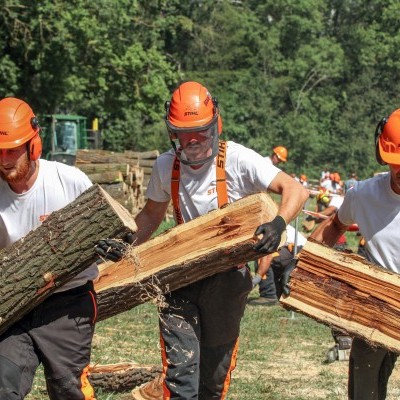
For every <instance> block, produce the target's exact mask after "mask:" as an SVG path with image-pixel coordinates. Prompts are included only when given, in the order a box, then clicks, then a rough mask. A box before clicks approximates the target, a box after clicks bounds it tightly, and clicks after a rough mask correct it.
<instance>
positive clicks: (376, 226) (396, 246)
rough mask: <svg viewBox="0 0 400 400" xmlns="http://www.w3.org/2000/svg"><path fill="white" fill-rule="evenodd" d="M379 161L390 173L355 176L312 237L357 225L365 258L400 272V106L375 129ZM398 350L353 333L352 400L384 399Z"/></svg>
mask: <svg viewBox="0 0 400 400" xmlns="http://www.w3.org/2000/svg"><path fill="white" fill-rule="evenodd" d="M375 152H376V158H377V161H378V162H379V164H381V165H385V164H387V165H388V167H389V173H387V174H383V175H377V176H375V177H373V178H370V179H367V180H365V181H357V182H356V183H355V184H354V186H353V187H352V188H351V189H350V190H349V191H347V192H346V195H345V198H344V201H343V204H342V205H341V207H340V208H339V209H338V211H337V212H336V214H335V215H334V216H332V217H331V218H330V219H328V220H326V221H324V222H322V223H321V224H320V226H319V227H318V228H317V229H316V230H315V231H314V232H313V233H312V235H311V237H312V238H313V239H315V240H318V241H320V242H322V243H324V244H327V245H329V246H333V245H334V244H335V242H336V240H337V238H338V237H339V236H340V235H341V234H343V233H344V232H345V231H346V229H347V227H348V226H349V225H352V224H353V223H356V224H358V227H359V231H360V233H361V234H362V236H363V237H364V239H365V253H366V258H367V259H368V260H369V261H371V262H373V263H375V264H378V265H380V266H381V267H383V268H385V269H388V270H390V271H393V272H395V273H397V274H398V273H400V262H399V256H398V255H399V253H400V241H399V239H398V236H399V224H400V109H397V110H395V111H394V112H393V113H392V114H391V115H390V116H389V117H387V118H383V119H382V120H381V121H380V122H379V124H378V126H377V128H376V131H375ZM396 359H397V354H395V353H392V352H391V351H388V350H387V349H386V348H383V347H372V346H371V345H370V344H369V343H368V342H366V341H365V340H363V339H359V338H354V339H353V344H352V347H351V352H350V362H349V382H348V395H349V399H351V400H377V399H379V400H383V399H385V398H386V392H387V384H388V380H389V377H390V375H391V373H392V370H393V368H394V365H395V362H396Z"/></svg>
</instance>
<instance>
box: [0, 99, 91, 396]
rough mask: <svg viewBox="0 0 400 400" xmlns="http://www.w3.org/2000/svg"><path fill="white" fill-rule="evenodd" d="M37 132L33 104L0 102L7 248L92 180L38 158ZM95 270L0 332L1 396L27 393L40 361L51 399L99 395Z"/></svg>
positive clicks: (0, 222) (0, 187)
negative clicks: (94, 366) (93, 378)
mask: <svg viewBox="0 0 400 400" xmlns="http://www.w3.org/2000/svg"><path fill="white" fill-rule="evenodd" d="M39 133H40V127H39V123H38V120H37V118H36V116H35V115H34V113H33V111H32V109H31V107H30V106H29V105H28V104H27V103H25V102H24V101H22V100H19V99H16V98H11V97H9V98H5V99H2V100H0V192H1V196H0V248H1V249H4V248H6V247H8V246H10V245H11V244H12V243H14V242H15V241H17V240H18V239H20V238H22V237H24V236H25V235H26V234H27V233H28V232H29V231H31V230H33V229H35V228H37V227H38V226H39V225H40V224H41V222H42V221H43V220H44V219H45V218H46V217H47V216H48V215H49V214H50V213H52V212H53V211H56V210H59V209H60V208H62V207H64V206H66V205H67V204H68V203H70V202H72V201H73V200H74V199H75V198H76V197H78V196H79V195H80V194H81V193H82V192H84V191H85V190H86V189H87V188H88V187H90V186H91V185H92V183H91V182H90V180H89V178H88V177H87V176H86V175H85V174H83V173H82V172H81V171H79V170H78V169H76V168H74V167H70V166H67V165H64V164H60V163H57V162H50V161H46V160H42V159H40V155H41V152H42V142H41V139H40V136H39ZM22 268H24V266H23V265H21V269H22ZM97 275H98V269H97V266H96V265H92V266H90V267H89V268H87V269H86V270H85V271H83V272H81V273H80V274H79V275H78V276H76V277H75V278H74V279H72V280H71V281H69V282H68V283H66V284H65V285H64V286H62V287H59V288H58V289H56V290H55V292H54V294H52V295H50V296H49V297H48V298H47V299H45V300H44V301H43V302H42V303H41V304H39V305H38V306H37V307H36V308H34V309H33V310H32V311H31V312H29V313H28V314H27V315H26V316H24V317H23V318H22V319H20V320H19V321H18V322H16V323H15V324H14V325H12V326H11V327H10V328H9V329H8V330H6V331H5V332H4V333H3V334H1V335H0V399H1V400H16V399H23V398H25V396H26V395H27V394H28V393H29V392H30V390H31V387H32V382H33V378H34V374H35V371H36V369H37V367H38V366H39V364H41V363H42V364H43V367H44V374H45V377H46V385H47V391H48V395H49V398H50V399H52V400H65V399H68V400H83V399H94V392H93V389H92V387H91V386H90V383H89V381H88V379H87V371H88V364H89V358H90V348H91V342H92V337H93V331H94V319H95V315H96V300H95V294H94V291H93V283H92V281H93V280H94V279H95V278H96V277H97Z"/></svg>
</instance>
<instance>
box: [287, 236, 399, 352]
mask: <svg viewBox="0 0 400 400" xmlns="http://www.w3.org/2000/svg"><path fill="white" fill-rule="evenodd" d="M280 302H281V304H282V305H283V306H284V307H285V308H288V309H292V310H295V311H298V312H300V313H303V314H305V315H307V316H309V317H311V318H313V319H315V320H316V321H319V322H322V323H324V324H326V325H328V326H331V327H338V328H342V329H344V330H346V331H347V332H349V333H351V334H353V335H355V336H358V337H361V338H363V339H365V340H367V341H368V342H371V343H373V344H376V345H381V346H384V347H386V348H388V349H391V350H393V351H395V352H400V275H398V274H395V273H393V272H390V271H387V270H385V269H383V268H381V267H377V266H376V265H373V264H371V263H369V262H367V261H366V260H365V259H364V258H363V257H361V256H358V255H355V254H352V253H351V254H349V253H344V252H339V251H336V250H334V249H331V248H329V247H326V246H323V245H321V244H319V243H316V242H312V241H310V240H309V241H308V242H307V243H306V245H305V246H304V247H303V249H302V251H301V252H300V253H299V258H298V262H297V266H296V268H295V269H294V270H293V272H292V273H291V278H290V295H289V296H288V297H284V296H282V297H281V299H280Z"/></svg>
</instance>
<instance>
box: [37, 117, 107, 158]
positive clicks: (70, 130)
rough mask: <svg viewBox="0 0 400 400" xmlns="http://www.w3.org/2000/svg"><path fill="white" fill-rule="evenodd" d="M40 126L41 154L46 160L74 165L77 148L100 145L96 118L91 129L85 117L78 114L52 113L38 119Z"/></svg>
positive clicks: (90, 147)
mask: <svg viewBox="0 0 400 400" xmlns="http://www.w3.org/2000/svg"><path fill="white" fill-rule="evenodd" d="M40 121H41V127H42V139H43V154H42V157H44V158H46V159H48V160H54V161H59V162H63V163H65V164H69V165H74V164H75V159H76V152H77V150H78V149H98V148H100V147H101V143H100V139H101V138H100V132H99V131H98V129H97V126H98V122H97V119H96V120H94V121H93V128H95V129H92V130H88V129H87V126H86V122H87V118H86V117H82V116H80V115H71V114H52V115H45V116H44V117H42V118H41V119H40Z"/></svg>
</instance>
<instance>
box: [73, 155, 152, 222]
mask: <svg viewBox="0 0 400 400" xmlns="http://www.w3.org/2000/svg"><path fill="white" fill-rule="evenodd" d="M158 155H159V151H158V150H153V151H146V152H135V151H124V152H123V153H116V152H112V151H107V150H78V152H77V155H76V163H75V166H76V167H77V168H79V169H80V170H82V171H83V172H84V173H86V174H87V175H88V176H89V178H90V180H91V181H92V182H93V183H98V184H99V185H100V186H102V187H103V189H104V190H106V191H107V192H108V193H109V194H110V195H111V196H112V197H113V198H114V199H115V200H117V201H118V202H119V203H120V204H122V205H123V206H124V207H125V208H126V209H127V210H128V211H129V212H130V213H131V214H133V215H136V214H137V213H138V212H139V211H140V210H141V209H142V208H143V206H144V203H145V193H146V187H147V184H148V182H149V179H150V175H151V171H152V168H153V165H154V162H155V160H156V158H157V157H158Z"/></svg>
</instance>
